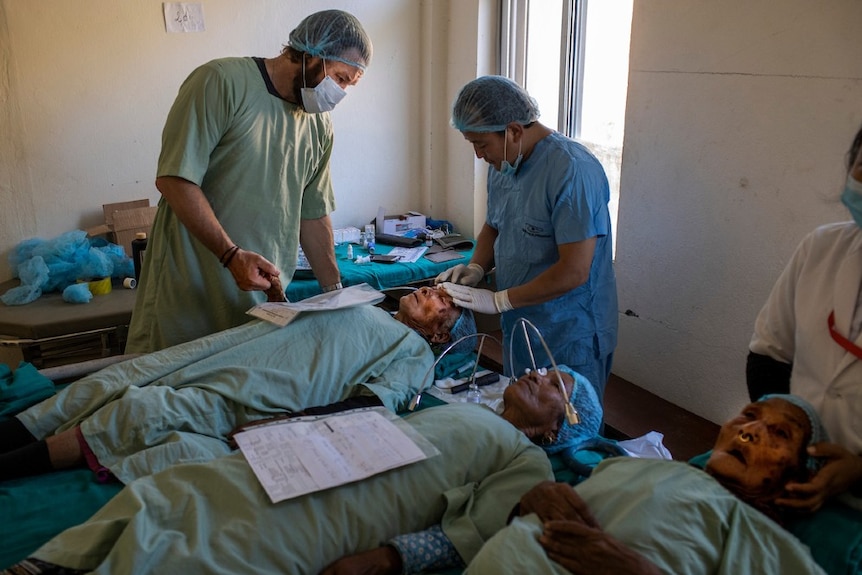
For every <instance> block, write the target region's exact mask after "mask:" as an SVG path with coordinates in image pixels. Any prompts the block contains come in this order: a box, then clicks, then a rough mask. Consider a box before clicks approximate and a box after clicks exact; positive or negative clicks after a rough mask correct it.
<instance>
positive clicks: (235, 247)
mask: <svg viewBox="0 0 862 575" xmlns="http://www.w3.org/2000/svg"><path fill="white" fill-rule="evenodd" d="M231 249H232V250H233V251H232V252H231V253H230V255H229V256H228V257H227V259H226V260H225V261H224V263H223V264H222V265H223V266H224V267H227V266H228V265H229V264H230V262H231V260H233V257H234V256H235V255H236V252H238V251H239V250H240V247H239V246H234V247H232V248H231Z"/></svg>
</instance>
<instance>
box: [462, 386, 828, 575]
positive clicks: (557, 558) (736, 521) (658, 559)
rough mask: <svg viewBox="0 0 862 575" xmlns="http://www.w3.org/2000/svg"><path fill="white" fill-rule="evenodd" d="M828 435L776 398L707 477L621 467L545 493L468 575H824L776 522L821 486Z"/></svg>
mask: <svg viewBox="0 0 862 575" xmlns="http://www.w3.org/2000/svg"><path fill="white" fill-rule="evenodd" d="M824 434H825V431H824V430H823V428H822V426H821V424H820V420H819V418H818V416H817V415H816V413H815V411H814V409H813V408H812V407H811V406H810V405H808V404H807V403H806V402H805V401H804V400H802V399H800V398H798V397H795V396H790V395H775V396H766V397H765V398H764V399H762V400H760V401H758V402H755V403H752V404H749V405H748V406H746V407H745V408H744V409H743V410H742V412H741V414H740V415H739V416H737V417H736V418H734V419H732V420H730V421H728V422H727V423H725V424H724V425H723V426H722V428H721V431H720V432H719V435H718V439H717V440H716V443H715V446H714V448H713V450H712V453H711V456H710V457H709V460H708V462H707V464H706V467H705V471H706V473H704V472H703V471H701V470H699V469H697V468H695V467H693V466H691V465H688V464H686V463H682V462H674V461H666V460H664V461H662V460H644V459H635V458H615V459H608V460H605V461H604V462H603V463H601V464H599V466H598V467H597V468H596V470H595V471H594V472H593V474H592V476H590V478H589V479H587V480H586V481H584V482H582V483H580V484H579V485H577V486H576V487H574V488H572V487H570V486H568V485H561V484H547V483H545V484H542V485H539V486H537V487H536V488H535V489H533V490H531V491H530V492H529V493H527V494H526V495H525V496H524V497H523V498H522V499H521V505H520V515H521V517H519V518H516V519H515V520H513V522H512V524H511V525H510V526H508V527H506V528H505V529H504V530H502V531H500V532H499V533H498V534H497V535H496V536H495V537H494V538H493V539H491V541H489V542H488V544H487V545H486V546H485V547H484V548H483V549H482V551H481V552H480V553H479V554H478V555H477V556H476V557H475V559H474V560H473V562H472V563H471V565H470V566H469V568H468V569H467V571H466V573H467V574H469V575H477V574H486V573H487V574H494V575H506V574H509V573H511V574H515V573H525V572H532V573H557V574H563V573H573V574H575V575H577V574H581V573H616V574H621V575H625V574H637V575H650V574H653V573H675V574H678V573H704V574H706V573H721V574H725V573H726V574H738V573H805V574H816V573H822V570H821V569H820V568H819V567H818V566H817V565H816V564H815V563H814V560H813V559H812V558H811V555H810V553H809V551H808V548H807V547H805V546H804V545H802V544H800V543H799V541H798V540H797V539H796V538H795V537H793V536H792V535H790V534H789V533H788V532H786V531H784V529H782V528H781V527H780V526H779V524H778V523H777V522H775V521H773V519H770V518H769V517H773V518H775V519H779V520H780V519H781V515H780V513H781V508H780V507H778V505H777V504H776V500H777V499H780V498H781V497H783V495H784V486H785V485H786V484H787V483H788V482H790V481H798V480H799V479H800V478H802V477H806V476H807V475H809V474H810V472H811V469H812V467H814V465H812V464H814V461H813V460H811V459H809V457H808V455H807V452H806V447H807V446H808V445H812V444H814V443H817V442H818V441H821V440H822V439H824ZM768 516H769V517H768Z"/></svg>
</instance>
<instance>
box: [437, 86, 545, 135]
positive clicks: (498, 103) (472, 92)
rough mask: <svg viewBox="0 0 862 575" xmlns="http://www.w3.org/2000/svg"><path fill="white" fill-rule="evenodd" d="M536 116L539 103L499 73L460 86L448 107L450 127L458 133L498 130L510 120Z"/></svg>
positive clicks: (527, 121) (523, 121)
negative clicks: (452, 103) (453, 102)
mask: <svg viewBox="0 0 862 575" xmlns="http://www.w3.org/2000/svg"><path fill="white" fill-rule="evenodd" d="M538 119H539V105H538V104H536V100H535V99H533V98H532V97H531V96H530V95H529V94H528V93H527V91H526V90H524V89H523V88H521V87H520V86H519V85H518V84H516V83H515V82H513V81H512V80H510V79H508V78H506V77H503V76H482V77H480V78H476V79H475V80H473V81H472V82H469V83H468V84H467V85H466V86H464V87H463V88H461V92H459V93H458V97H457V98H456V99H455V104H454V105H453V106H452V122H451V123H452V127H453V128H455V129H456V130H458V131H460V132H502V131H504V130H505V129H506V126H508V125H509V124H510V123H511V122H517V123H518V124H522V125H527V124H531V123H532V122H535V121H536V120H538Z"/></svg>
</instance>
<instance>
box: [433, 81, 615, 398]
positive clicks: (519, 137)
mask: <svg viewBox="0 0 862 575" xmlns="http://www.w3.org/2000/svg"><path fill="white" fill-rule="evenodd" d="M538 117H539V110H538V107H537V105H536V102H535V100H533V99H532V98H531V97H530V96H529V94H527V92H526V91H524V90H523V89H522V88H521V87H520V86H518V85H517V84H515V83H514V82H512V81H511V80H509V79H507V78H504V77H501V76H483V77H481V78H478V79H476V80H473V81H472V82H470V83H468V84H467V85H466V86H464V87H463V88H462V89H461V92H460V93H459V94H458V97H457V98H456V101H455V104H454V106H453V110H452V125H453V126H454V127H455V128H456V129H458V130H459V131H460V132H461V133H462V134H463V135H464V138H465V139H466V140H467V141H468V142H470V143H471V144H473V148H474V150H475V152H476V156H477V157H478V158H481V159H484V160H485V161H486V162H488V163H489V164H490V166H489V168H488V213H487V217H486V221H485V224H484V226H483V227H482V230H481V231H480V232H479V235H478V237H477V242H476V249H475V251H474V255H473V257H472V259H471V261H470V263H469V264H468V265H460V266H457V267H455V268H452V269H451V270H449V271H447V272H444V273H443V274H440V276H438V278H437V281H438V282H447V283H444V286H445V287H446V289H447V291H449V293H450V294H451V295H452V296H453V298H454V299H455V302H456V303H457V304H458V305H460V306H462V307H466V308H470V309H473V310H476V311H479V312H482V313H490V314H495V313H501V314H502V316H501V322H502V327H503V335H504V338H505V345H504V347H505V349H506V350H507V351H508V349H509V342H510V338H511V334H512V332H513V331H514V328H515V327H516V322H517V320H518V319H519V318H525V319H527V320H529V321H530V322H531V323H533V324H534V325H535V326H536V327H537V328H538V329H539V331H541V333H542V336H543V337H544V339H545V341H546V342H548V345H549V347H550V350H551V353H552V354H553V355H554V358H555V360H556V362H557V363H558V364H566V365H567V366H569V367H571V368H572V369H574V370H575V371H577V372H579V373H581V374H583V375H584V376H586V377H587V378H588V379H589V380H590V381H591V382H592V383H593V385H594V386H595V388H596V392H597V393H598V396H599V398H601V397H602V395H603V392H604V388H605V383H606V382H607V378H608V375H609V374H610V370H611V361H612V358H613V351H614V348H615V347H616V343H617V321H618V320H617V293H616V279H615V277H614V271H613V267H612V252H611V250H612V240H611V220H610V213H609V211H608V201H609V199H610V192H609V188H608V180H607V176H606V175H605V172H604V169H603V168H602V166H601V164H599V162H598V160H597V159H596V158H595V156H593V155H592V154H591V153H590V152H589V151H588V150H587V149H586V148H585V147H584V146H582V145H580V144H578V143H576V142H575V141H573V140H571V139H569V138H566V137H565V136H563V135H562V134H560V133H559V132H556V131H554V130H552V129H550V128H548V127H546V126H544V125H542V124H541V123H539V122H538V121H537V119H538ZM495 266H496V283H497V289H498V290H499V291H497V292H492V291H490V290H486V289H479V288H476V287H472V286H476V285H477V284H478V283H479V282H480V280H481V279H482V278H483V277H484V276H485V274H486V273H487V272H489V271H490V270H491V269H492V268H494V267H495ZM518 337H520V336H518ZM532 347H533V351H534V353H535V357H536V361H537V365H538V366H540V367H541V366H546V365H549V361H548V359H547V357H546V356H545V352H544V350H543V348H542V346H541V344H539V343H538V342H537V341H533V342H532ZM512 348H513V350H514V351H513V354H514V357H513V358H512V359H513V360H514V368H515V373H520V372H522V371H523V370H524V368H526V367H531V360H530V356H529V352H528V350H527V347H526V346H525V345H523V343H522V340H520V341H519V340H518V339H516V340H515V345H513V346H512ZM508 361H509V360H508V359H506V364H505V365H506V366H507V367H508Z"/></svg>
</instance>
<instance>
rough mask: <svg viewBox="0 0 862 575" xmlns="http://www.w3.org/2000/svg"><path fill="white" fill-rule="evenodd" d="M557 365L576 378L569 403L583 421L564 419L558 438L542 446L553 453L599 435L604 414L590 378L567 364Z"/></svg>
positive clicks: (574, 446)
mask: <svg viewBox="0 0 862 575" xmlns="http://www.w3.org/2000/svg"><path fill="white" fill-rule="evenodd" d="M557 367H558V368H559V370H560V371H562V372H565V373H568V374H569V375H571V376H572V379H574V380H575V383H574V385H573V386H572V393H571V394H570V396H569V403H571V404H572V405H573V406H574V407H575V410H576V411H577V412H578V416H580V418H581V422H580V423H576V424H575V425H572V424H570V423H569V422H568V421H567V420H566V419H563V426H562V427H561V428H560V431H559V432H558V433H557V440H556V441H554V442H553V443H552V444H550V445H544V446H542V447H543V448H544V449H545V451H547V452H548V453H551V454H553V453H557V452H559V451H563V450H564V449H570V448H578V447H580V446H581V444H582V443H584V442H585V441H587V440H589V439H593V438H594V437H596V436H598V434H599V428H600V427H601V425H602V415H603V411H602V404H601V403H600V402H599V396H598V395H596V390H595V388H594V387H593V384H592V383H590V380H588V379H587V378H586V377H584V376H583V375H581V374H580V373H578V372H576V371H573V370H572V369H570V368H569V367H567V366H565V365H558V366H557Z"/></svg>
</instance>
